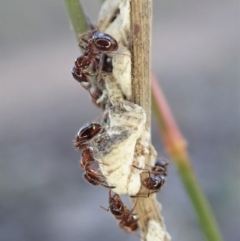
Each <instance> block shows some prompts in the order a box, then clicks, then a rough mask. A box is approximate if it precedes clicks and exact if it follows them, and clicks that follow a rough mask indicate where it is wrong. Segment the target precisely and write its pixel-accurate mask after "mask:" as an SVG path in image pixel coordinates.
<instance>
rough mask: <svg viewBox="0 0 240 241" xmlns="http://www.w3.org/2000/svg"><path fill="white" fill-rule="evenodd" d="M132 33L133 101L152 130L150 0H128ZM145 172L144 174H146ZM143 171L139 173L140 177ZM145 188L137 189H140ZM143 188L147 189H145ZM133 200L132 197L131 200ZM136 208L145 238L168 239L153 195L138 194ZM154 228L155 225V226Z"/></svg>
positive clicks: (147, 158)
mask: <svg viewBox="0 0 240 241" xmlns="http://www.w3.org/2000/svg"><path fill="white" fill-rule="evenodd" d="M130 18H131V37H132V46H131V53H132V102H134V103H136V104H138V105H140V106H142V107H143V109H144V110H145V111H146V115H147V122H146V129H147V130H148V131H149V133H150V130H151V126H150V125H151V88H150V74H151V72H150V69H151V68H150V66H151V61H150V59H151V56H150V49H151V30H152V26H151V24H152V2H151V0H132V1H131V13H130ZM146 164H147V165H148V166H151V162H150V157H149V156H146ZM145 175H146V174H145ZM143 177H144V174H142V175H141V178H143ZM143 190H144V189H141V190H140V193H141V192H143ZM145 191H146V190H145ZM133 202H135V200H133ZM135 211H136V213H137V214H138V216H139V221H138V223H139V226H140V228H141V231H142V234H143V240H144V241H150V237H151V241H153V240H156V241H161V240H164V241H167V240H170V237H169V235H168V234H167V232H166V229H165V225H164V220H163V218H162V216H161V215H160V204H159V203H158V202H157V199H156V195H150V197H148V198H138V201H137V205H136V207H135ZM151 222H154V223H156V224H158V225H157V227H159V230H158V231H157V230H156V231H157V232H158V233H157V234H156V235H154V236H155V237H153V236H149V232H150V230H149V224H150V223H151ZM155 229H156V228H155ZM160 233H161V234H160Z"/></svg>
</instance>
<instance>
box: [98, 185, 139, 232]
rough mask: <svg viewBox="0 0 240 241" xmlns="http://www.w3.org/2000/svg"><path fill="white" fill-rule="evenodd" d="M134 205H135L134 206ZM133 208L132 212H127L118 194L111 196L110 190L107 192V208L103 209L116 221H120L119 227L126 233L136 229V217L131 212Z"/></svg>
mask: <svg viewBox="0 0 240 241" xmlns="http://www.w3.org/2000/svg"><path fill="white" fill-rule="evenodd" d="M135 205H136V204H135ZM135 205H134V206H133V208H132V210H129V209H128V208H127V207H126V206H125V205H124V204H123V202H122V200H121V198H120V196H119V195H118V194H116V193H115V194H113V195H112V194H111V190H109V207H108V209H105V208H104V207H102V208H103V209H104V210H106V211H109V209H110V211H111V213H112V214H113V215H114V216H115V218H116V219H118V220H120V222H119V227H120V228H122V229H123V230H125V231H126V232H133V231H135V230H137V229H138V224H137V221H138V219H137V218H136V215H134V214H133V213H132V212H133V210H134V207H135Z"/></svg>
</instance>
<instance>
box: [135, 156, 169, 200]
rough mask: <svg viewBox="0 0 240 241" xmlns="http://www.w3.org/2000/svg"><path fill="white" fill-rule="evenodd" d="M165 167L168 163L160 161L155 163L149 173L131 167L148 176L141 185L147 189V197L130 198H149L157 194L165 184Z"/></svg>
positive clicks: (146, 170)
mask: <svg viewBox="0 0 240 241" xmlns="http://www.w3.org/2000/svg"><path fill="white" fill-rule="evenodd" d="M167 166H168V162H166V161H162V160H161V161H160V160H158V161H156V163H155V166H154V167H152V169H151V171H149V170H148V169H143V168H140V167H137V166H135V165H133V167H135V168H137V169H139V170H143V171H145V172H147V173H148V175H149V176H148V177H147V178H145V179H143V180H142V185H143V186H144V187H145V188H147V189H148V194H147V196H143V195H142V194H137V195H135V196H132V197H139V196H141V197H149V196H150V195H151V194H152V193H155V192H158V191H159V190H160V189H161V187H162V186H163V185H164V183H165V177H166V176H167Z"/></svg>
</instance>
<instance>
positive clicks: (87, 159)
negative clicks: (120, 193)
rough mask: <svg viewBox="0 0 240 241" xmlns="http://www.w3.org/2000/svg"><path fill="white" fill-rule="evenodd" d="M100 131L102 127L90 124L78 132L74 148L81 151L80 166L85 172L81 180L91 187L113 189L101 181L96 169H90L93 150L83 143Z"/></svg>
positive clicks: (92, 160)
mask: <svg viewBox="0 0 240 241" xmlns="http://www.w3.org/2000/svg"><path fill="white" fill-rule="evenodd" d="M101 130H102V126H101V125H100V124H97V123H91V124H86V125H84V126H83V127H82V128H81V129H80V130H79V132H78V134H77V137H76V141H75V142H74V146H75V147H76V148H77V149H78V150H83V152H82V159H81V162H80V166H81V167H82V169H83V170H84V171H85V172H84V174H83V178H84V179H85V180H86V181H87V182H89V183H91V184H93V185H102V186H104V187H107V188H115V187H113V186H109V185H108V184H106V181H105V180H103V179H102V177H103V175H101V174H100V171H99V170H97V169H92V168H91V165H92V164H93V163H94V162H96V160H95V159H94V156H93V150H92V148H91V147H89V146H88V144H86V143H85V142H87V141H89V140H91V139H92V138H93V137H94V136H96V135H97V134H98V133H99V132H100V131H101Z"/></svg>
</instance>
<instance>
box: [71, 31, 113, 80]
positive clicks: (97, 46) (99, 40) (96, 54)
mask: <svg viewBox="0 0 240 241" xmlns="http://www.w3.org/2000/svg"><path fill="white" fill-rule="evenodd" d="M85 35H89V36H88V38H87V39H85V38H84V37H83V36H85ZM83 36H81V37H80V38H81V40H82V41H81V42H80V43H79V46H80V47H81V48H82V49H84V50H85V51H84V53H83V55H82V56H80V57H78V58H77V59H76V61H75V66H74V67H73V69H72V75H73V77H74V78H75V79H76V80H77V81H79V82H80V83H82V82H83V83H85V82H89V79H88V77H89V76H95V75H96V74H93V73H89V71H88V68H89V67H90V65H92V68H93V70H94V72H96V71H97V70H98V69H99V59H100V55H102V54H106V53H109V52H112V51H116V50H117V49H118V43H117V41H116V40H115V39H114V38H113V37H112V36H110V35H109V34H106V33H101V32H98V31H97V30H94V31H91V32H90V33H87V34H84V35H83ZM82 43H85V44H82Z"/></svg>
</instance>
